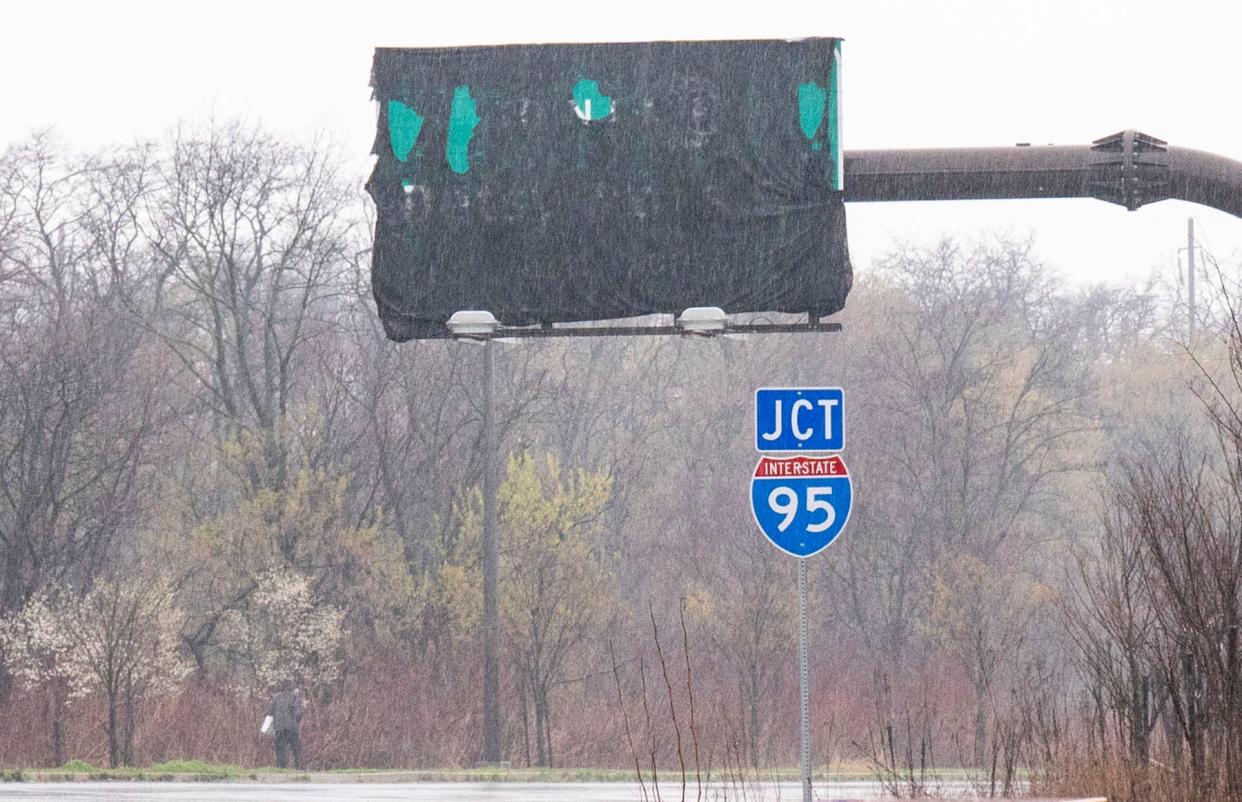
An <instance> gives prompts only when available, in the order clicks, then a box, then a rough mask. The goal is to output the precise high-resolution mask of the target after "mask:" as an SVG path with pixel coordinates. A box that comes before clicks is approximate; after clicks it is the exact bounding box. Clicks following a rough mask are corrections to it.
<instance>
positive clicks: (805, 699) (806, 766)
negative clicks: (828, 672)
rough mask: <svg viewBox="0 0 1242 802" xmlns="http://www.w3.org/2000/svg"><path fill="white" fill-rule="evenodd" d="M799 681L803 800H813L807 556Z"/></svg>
mask: <svg viewBox="0 0 1242 802" xmlns="http://www.w3.org/2000/svg"><path fill="white" fill-rule="evenodd" d="M798 681H799V691H800V693H799V696H800V697H801V714H802V715H801V718H802V722H801V723H802V802H811V687H810V677H809V676H808V672H807V623H806V558H805V557H802V558H799V559H798Z"/></svg>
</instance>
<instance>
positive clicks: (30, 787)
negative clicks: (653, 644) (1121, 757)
mask: <svg viewBox="0 0 1242 802" xmlns="http://www.w3.org/2000/svg"><path fill="white" fill-rule="evenodd" d="M943 785H944V786H946V787H943V788H939V789H937V790H939V791H940V792H941V793H942V794H943V795H945V796H953V795H955V792H956V795H960V794H961V793H962V792H963V791H964V790H965V788H964V787H962V788H959V787H956V786H959V785H961V786H964V784H959V783H944V784H943ZM660 790H661V796H662V797H663V798H664V799H668V800H673V799H679V798H680V796H681V787H680V783H677V784H674V785H671V786H670V785H668V784H666V783H661V786H660ZM815 792H816V798H821V799H867V798H872V799H874V798H876V797H879V796H882V790H881V789H880V787H879V786H878V785H877V784H876V783H870V782H844V783H832V784H831V785H829V786H828V787H827V788H825V787H824V785H823V784H822V783H820V784H817V785H816V787H815ZM648 794H649V797H650V798H653V799H654V794H652V793H651V789H650V787H649V788H648ZM687 796H688V797H689V798H691V799H693V798H695V796H696V794H695V788H694V785H693V783H691V785H690V786H689V788H688V793H687ZM704 799H705V800H709V801H710V802H723V800H741V799H746V800H751V801H752V802H758V801H760V800H795V799H801V791H800V789H799V786H798V784H797V783H780V784H779V785H778V784H776V783H764V784H762V785H761V786H759V787H756V786H747V788H746V789H745V790H744V792H743V789H741V788H736V789H729V788H722V787H714V788H711V789H709V790H708V792H707V793H705V794H704ZM10 800H12V802H18V800H21V802H30V801H31V800H41V801H42V800H54V801H55V802H102V801H103V800H107V801H108V802H224V801H225V800H240V801H241V802H310V800H315V802H320V800H322V802H362V801H363V800H402V802H467V801H468V800H469V801H470V802H474V801H475V800H478V802H641V801H642V794H641V793H640V792H639V789H638V786H637V784H635V783H525V782H505V783H400V784H397V783H394V784H380V783H330V784H319V783H174V782H142V783H135V782H63V783H8V784H0V802H10Z"/></svg>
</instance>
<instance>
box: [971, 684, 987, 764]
mask: <svg viewBox="0 0 1242 802" xmlns="http://www.w3.org/2000/svg"><path fill="white" fill-rule="evenodd" d="M975 693H976V696H977V699H976V702H975V761H974V762H975V766H974V767H975V768H977V769H981V768H984V767H985V766H987V765H988V757H987V754H988V711H987V707H985V705H984V698H985V697H984V694H983V692H981V691H980V690H979V689H977V688H976V689H975Z"/></svg>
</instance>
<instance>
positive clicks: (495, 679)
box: [483, 337, 500, 764]
mask: <svg viewBox="0 0 1242 802" xmlns="http://www.w3.org/2000/svg"><path fill="white" fill-rule="evenodd" d="M495 372H496V349H495V345H494V344H493V343H492V338H491V337H488V338H487V340H486V341H485V342H484V343H483V762H484V763H490V764H496V763H499V762H500V656H499V643H498V641H499V637H500V624H499V620H498V618H499V616H498V613H497V597H498V591H499V587H498V586H499V569H500V565H499V563H500V548H499V543H498V540H497V536H496V514H497V513H496V493H497V485H498V482H497V476H496V448H497V444H496V392H495V387H494V383H495Z"/></svg>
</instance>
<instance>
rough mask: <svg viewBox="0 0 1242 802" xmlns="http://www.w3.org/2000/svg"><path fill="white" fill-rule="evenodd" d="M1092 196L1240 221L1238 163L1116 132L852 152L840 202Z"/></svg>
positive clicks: (1241, 173)
mask: <svg viewBox="0 0 1242 802" xmlns="http://www.w3.org/2000/svg"><path fill="white" fill-rule="evenodd" d="M1003 198H1097V199H1099V200H1103V201H1108V202H1110V203H1116V204H1120V205H1122V206H1125V207H1126V208H1127V209H1130V210H1131V211H1133V210H1135V209H1137V208H1139V207H1140V206H1143V205H1144V204H1148V203H1154V202H1156V201H1161V200H1168V199H1176V200H1185V201H1190V202H1191V203H1199V204H1202V205H1204V206H1210V207H1212V208H1214V209H1219V210H1221V211H1223V212H1228V213H1229V214H1232V215H1235V216H1237V217H1242V162H1238V161H1234V160H1233V159H1228V158H1225V157H1224V156H1218V155H1216V154H1214V153H1206V152H1204V151H1199V150H1192V149H1189V148H1179V147H1169V146H1168V144H1167V143H1166V142H1163V141H1161V140H1159V139H1156V138H1155V137H1151V136H1147V135H1146V134H1142V133H1139V132H1137V131H1132V130H1131V131H1122V132H1121V133H1118V134H1114V135H1112V136H1109V137H1104V138H1103V139H1099V140H1096V141H1095V142H1093V143H1092V144H1091V145H1071V146H1064V145H1045V146H1036V147H1031V146H1028V145H1018V146H1014V147H998V148H922V149H911V150H904V149H903V150H854V151H846V153H845V200H846V202H847V203H848V202H863V201H918V200H971V199H975V200H979V199H1003Z"/></svg>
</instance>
